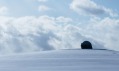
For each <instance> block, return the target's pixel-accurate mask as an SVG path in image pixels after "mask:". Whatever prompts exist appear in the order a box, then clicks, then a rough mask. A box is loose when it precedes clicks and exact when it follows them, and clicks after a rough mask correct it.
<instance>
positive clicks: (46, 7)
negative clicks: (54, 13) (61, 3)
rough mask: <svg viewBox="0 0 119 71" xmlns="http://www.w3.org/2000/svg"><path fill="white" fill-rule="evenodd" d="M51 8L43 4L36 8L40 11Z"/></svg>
mask: <svg viewBox="0 0 119 71" xmlns="http://www.w3.org/2000/svg"><path fill="white" fill-rule="evenodd" d="M50 9H51V8H49V7H48V6H45V5H40V6H39V7H38V10H39V11H40V12H44V11H48V10H50Z"/></svg>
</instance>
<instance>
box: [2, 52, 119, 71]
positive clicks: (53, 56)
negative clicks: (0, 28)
mask: <svg viewBox="0 0 119 71" xmlns="http://www.w3.org/2000/svg"><path fill="white" fill-rule="evenodd" d="M118 70H119V53H118V52H116V51H110V50H53V51H42V52H37V53H30V54H16V55H9V56H0V71H118Z"/></svg>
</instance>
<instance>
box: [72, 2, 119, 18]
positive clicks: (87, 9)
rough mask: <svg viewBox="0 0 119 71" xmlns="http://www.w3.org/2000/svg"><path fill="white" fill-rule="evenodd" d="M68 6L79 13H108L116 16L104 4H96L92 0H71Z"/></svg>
mask: <svg viewBox="0 0 119 71" xmlns="http://www.w3.org/2000/svg"><path fill="white" fill-rule="evenodd" d="M70 8H71V9H72V10H74V11H75V12H77V13H78V14H79V15H85V16H86V15H90V16H99V15H109V16H112V17H115V16H118V14H117V13H115V12H114V11H113V10H111V9H109V8H106V7H104V6H101V5H98V4H96V3H95V2H94V1H93V0H73V1H72V3H71V5H70Z"/></svg>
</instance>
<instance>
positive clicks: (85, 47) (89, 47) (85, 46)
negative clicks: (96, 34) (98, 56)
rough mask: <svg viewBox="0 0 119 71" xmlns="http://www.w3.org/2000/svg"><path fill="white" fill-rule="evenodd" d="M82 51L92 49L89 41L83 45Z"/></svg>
mask: <svg viewBox="0 0 119 71" xmlns="http://www.w3.org/2000/svg"><path fill="white" fill-rule="evenodd" d="M81 49H92V44H91V43H90V42H89V41H84V42H83V43H81Z"/></svg>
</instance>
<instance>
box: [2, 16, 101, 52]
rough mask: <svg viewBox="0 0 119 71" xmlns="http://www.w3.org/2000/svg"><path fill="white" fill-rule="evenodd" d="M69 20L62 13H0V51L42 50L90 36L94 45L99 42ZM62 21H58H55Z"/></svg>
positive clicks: (67, 46) (63, 46)
mask: <svg viewBox="0 0 119 71" xmlns="http://www.w3.org/2000/svg"><path fill="white" fill-rule="evenodd" d="M58 18H63V20H64V19H65V20H67V19H69V20H71V18H66V17H63V16H62V17H57V18H54V17H49V16H40V17H34V16H26V17H19V18H14V17H3V16H0V19H2V21H0V37H1V38H0V54H10V53H21V52H36V51H43V50H58V49H73V48H80V43H81V42H83V41H84V40H90V41H91V42H92V43H93V44H96V47H94V48H98V46H101V44H99V43H98V44H97V43H96V41H94V40H93V39H91V38H88V37H86V36H85V35H82V33H81V32H80V30H81V28H79V27H77V26H75V25H73V24H69V23H70V22H69V21H68V22H69V23H66V22H67V21H58V22H57V19H58ZM60 22H61V23H62V24H63V23H64V25H62V24H58V23H60Z"/></svg>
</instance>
